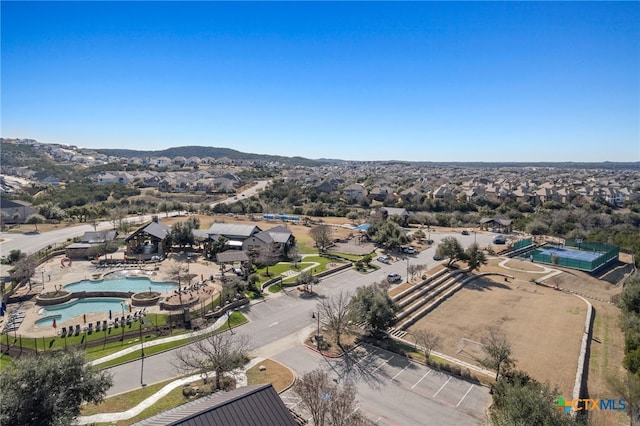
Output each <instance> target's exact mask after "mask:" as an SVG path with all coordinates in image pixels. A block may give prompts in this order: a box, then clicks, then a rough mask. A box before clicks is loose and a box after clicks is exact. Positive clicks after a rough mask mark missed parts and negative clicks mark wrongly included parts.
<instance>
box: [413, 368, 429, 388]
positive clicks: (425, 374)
mask: <svg viewBox="0 0 640 426" xmlns="http://www.w3.org/2000/svg"><path fill="white" fill-rule="evenodd" d="M432 371H433V370H429V371H427V372H426V373H424V376H422V377H420V380H418V381H417V382H416V383H415V385H413V386H411V390H413V388H415V387H416V386H418V384H419V383H420V382H421V381H422V379H424V378H425V377H427V375H428V374H429V373H431V372H432Z"/></svg>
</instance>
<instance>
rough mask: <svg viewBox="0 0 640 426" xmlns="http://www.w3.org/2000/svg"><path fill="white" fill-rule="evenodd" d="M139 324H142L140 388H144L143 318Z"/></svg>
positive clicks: (139, 319)
mask: <svg viewBox="0 0 640 426" xmlns="http://www.w3.org/2000/svg"><path fill="white" fill-rule="evenodd" d="M138 323H139V324H140V328H139V329H138V330H139V332H140V386H142V387H144V379H143V376H144V340H143V338H142V317H141V316H140V317H139V318H138Z"/></svg>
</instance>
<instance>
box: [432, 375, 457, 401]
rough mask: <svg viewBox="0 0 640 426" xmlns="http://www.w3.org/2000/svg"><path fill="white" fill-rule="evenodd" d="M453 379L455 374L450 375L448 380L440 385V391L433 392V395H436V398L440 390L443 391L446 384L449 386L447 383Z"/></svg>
mask: <svg viewBox="0 0 640 426" xmlns="http://www.w3.org/2000/svg"><path fill="white" fill-rule="evenodd" d="M451 379H453V376H449V378H448V379H447V381H446V382H444V383H443V384H442V386H440V389H438V392H436V393H434V394H433V397H434V398H435V397H436V396H438V394H439V393H440V391H441V390H442V389H444V387H445V386H447V383H449V382H450V381H451Z"/></svg>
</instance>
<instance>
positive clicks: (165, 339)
mask: <svg viewBox="0 0 640 426" xmlns="http://www.w3.org/2000/svg"><path fill="white" fill-rule="evenodd" d="M226 322H227V319H226V318H225V317H224V316H223V317H220V318H218V320H217V321H216V322H215V323H213V325H210V326H209V327H207V328H203V329H201V330H198V331H193V332H191V333H189V334H178V335H176V336H169V337H163V338H162V339H156V340H153V341H151V342H148V343H144V347H145V348H149V347H151V346H156V345H162V344H164V343H169V342H177V341H180V340H185V341H187V340H189V339H191V338H193V337H197V336H202V335H204V334H207V333H211V332H212V331H215V330H216V329H218V328H220V327H222V326H223V325H224V324H225V323H226ZM142 346H143V343H140V344H138V345H134V346H130V347H128V348H126V349H123V350H121V351H118V352H114V353H112V354H111V355H107V356H105V357H102V358H98V359H96V360H93V361H89V362H88V364H89V365H91V366H94V365H99V364H102V363H103V362H107V361H111V360H114V359H117V358H120V357H121V356H124V355H127V354H130V353H132V352H137V351H139V350H140V349H142Z"/></svg>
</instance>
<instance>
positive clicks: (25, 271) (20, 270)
mask: <svg viewBox="0 0 640 426" xmlns="http://www.w3.org/2000/svg"><path fill="white" fill-rule="evenodd" d="M37 265H38V262H37V261H36V258H35V255H30V256H24V257H21V258H20V259H19V260H18V261H17V262H16V266H15V268H14V269H13V272H12V273H11V279H12V280H13V281H15V282H16V283H20V282H22V281H24V280H28V282H29V290H31V277H33V274H35V272H36V266H37Z"/></svg>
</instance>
